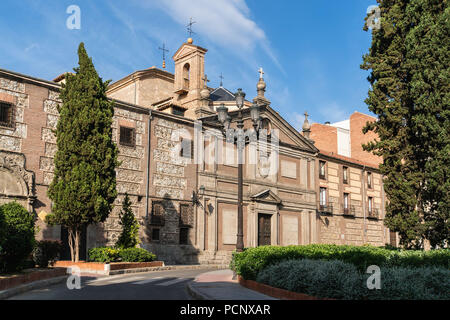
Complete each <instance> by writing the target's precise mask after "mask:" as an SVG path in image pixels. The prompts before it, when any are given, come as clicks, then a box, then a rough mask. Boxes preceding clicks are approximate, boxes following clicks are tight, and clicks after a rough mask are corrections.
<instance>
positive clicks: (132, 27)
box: [0, 0, 376, 128]
mask: <svg viewBox="0 0 450 320" xmlns="http://www.w3.org/2000/svg"><path fill="white" fill-rule="evenodd" d="M374 4H376V0H345V1H333V0H316V1H306V0H298V1H287V0H284V1H274V0H270V1H269V0H247V1H245V0H128V1H119V0H109V1H108V0H70V1H65V0H58V1H57V0H21V1H17V0H14V1H12V0H2V1H1V2H0V28H1V30H2V32H1V33H0V40H1V42H0V43H1V50H0V68H4V69H9V70H13V71H17V72H20V73H25V74H28V75H31V76H35V77H39V78H44V79H48V80H51V79H53V78H55V77H56V76H57V75H59V74H61V73H63V72H65V71H71V70H72V68H73V67H75V66H76V65H77V62H78V60H77V56H76V51H77V47H78V44H79V43H80V42H81V41H83V42H85V45H86V49H87V51H88V54H89V55H90V56H91V57H92V58H93V61H94V64H95V66H96V68H97V71H98V72H99V74H100V75H101V76H102V77H103V79H105V80H106V79H112V80H113V81H115V80H118V79H120V78H122V77H124V76H126V75H127V74H129V73H132V72H133V71H136V70H141V69H145V68H148V67H151V66H157V67H161V64H162V58H161V52H160V51H159V50H158V47H159V46H161V45H162V43H163V42H164V43H165V44H166V47H167V48H168V49H169V50H170V52H169V59H167V70H168V71H173V62H172V60H171V59H170V58H171V57H172V55H173V53H174V52H175V51H176V50H177V49H178V47H179V46H180V45H181V44H182V43H183V42H184V41H186V39H187V32H186V27H185V25H186V24H187V23H188V22H189V18H190V17H193V19H194V21H196V23H195V24H194V26H193V28H194V31H195V32H196V34H195V35H194V37H193V38H194V44H197V45H200V46H202V47H204V48H207V49H208V53H207V55H206V66H205V68H206V73H207V75H208V78H209V79H210V80H211V82H210V83H209V85H210V86H212V87H216V86H219V83H220V79H219V76H220V73H223V76H224V86H225V87H226V88H228V89H230V90H231V91H235V90H236V89H237V88H239V87H242V88H243V89H244V91H245V92H246V93H247V98H250V99H251V98H253V97H254V96H255V95H256V83H257V81H258V76H259V74H258V68H259V67H263V68H264V71H265V79H266V83H267V91H266V97H268V98H269V99H270V100H271V102H272V107H273V108H274V109H275V110H277V111H278V112H279V113H280V114H281V115H282V116H283V117H284V118H286V119H287V120H288V121H289V122H290V123H291V124H292V125H294V126H295V127H297V128H300V127H301V124H302V122H303V113H304V112H305V111H306V110H307V111H308V113H309V114H310V115H311V119H312V121H314V122H320V123H323V122H325V121H331V122H334V121H340V120H344V119H346V118H348V117H349V116H350V114H351V113H353V112H354V111H360V112H363V113H367V114H370V112H369V110H368V109H367V106H366V105H365V103H364V99H365V98H366V96H367V91H368V88H369V84H368V82H367V80H366V78H367V75H368V73H367V72H366V71H364V70H361V69H360V68H359V66H360V64H361V63H362V55H363V54H364V53H366V52H367V51H368V48H369V46H370V42H371V35H370V32H364V31H363V30H362V28H363V25H364V17H365V16H366V10H367V8H368V7H369V6H370V5H374ZM70 5H78V6H79V7H80V9H81V29H80V30H69V29H68V28H67V27H66V20H67V18H68V17H69V14H67V13H66V9H67V7H68V6H70Z"/></svg>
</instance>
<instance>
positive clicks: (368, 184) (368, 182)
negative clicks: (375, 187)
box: [367, 172, 372, 189]
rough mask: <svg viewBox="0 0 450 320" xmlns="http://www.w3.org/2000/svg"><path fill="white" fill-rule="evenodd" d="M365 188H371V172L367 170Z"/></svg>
mask: <svg viewBox="0 0 450 320" xmlns="http://www.w3.org/2000/svg"><path fill="white" fill-rule="evenodd" d="M367 188H369V189H372V173H371V172H367Z"/></svg>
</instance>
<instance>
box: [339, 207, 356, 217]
mask: <svg viewBox="0 0 450 320" xmlns="http://www.w3.org/2000/svg"><path fill="white" fill-rule="evenodd" d="M341 212H342V214H343V215H344V216H349V217H354V216H355V214H356V207H355V206H349V205H347V207H345V205H344V204H341Z"/></svg>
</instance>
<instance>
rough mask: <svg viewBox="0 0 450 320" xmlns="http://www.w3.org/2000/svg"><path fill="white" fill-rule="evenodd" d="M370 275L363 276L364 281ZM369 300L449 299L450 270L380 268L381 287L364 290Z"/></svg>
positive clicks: (435, 268)
mask: <svg viewBox="0 0 450 320" xmlns="http://www.w3.org/2000/svg"><path fill="white" fill-rule="evenodd" d="M369 276H370V275H365V276H364V283H366V280H367V278H368V277H369ZM364 298H365V299H370V300H450V270H448V269H446V268H442V267H435V266H431V267H415V268H405V267H384V268H381V289H380V290H367V289H366V290H365V291H364Z"/></svg>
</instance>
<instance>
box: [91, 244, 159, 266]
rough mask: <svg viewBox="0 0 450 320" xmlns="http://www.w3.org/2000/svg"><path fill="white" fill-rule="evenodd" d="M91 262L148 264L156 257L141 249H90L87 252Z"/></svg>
mask: <svg viewBox="0 0 450 320" xmlns="http://www.w3.org/2000/svg"><path fill="white" fill-rule="evenodd" d="M88 256H89V258H88V259H89V261H91V262H102V263H109V262H120V261H121V262H150V261H154V260H155V259H156V255H154V254H153V253H151V252H149V251H147V250H145V249H142V248H127V249H119V248H110V247H101V248H92V249H89V252H88Z"/></svg>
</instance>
